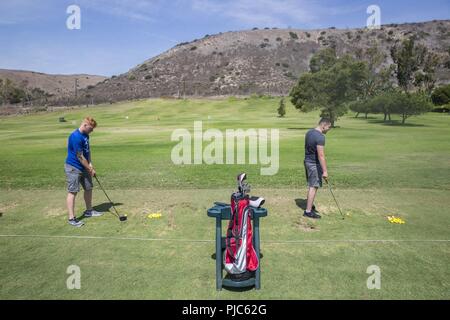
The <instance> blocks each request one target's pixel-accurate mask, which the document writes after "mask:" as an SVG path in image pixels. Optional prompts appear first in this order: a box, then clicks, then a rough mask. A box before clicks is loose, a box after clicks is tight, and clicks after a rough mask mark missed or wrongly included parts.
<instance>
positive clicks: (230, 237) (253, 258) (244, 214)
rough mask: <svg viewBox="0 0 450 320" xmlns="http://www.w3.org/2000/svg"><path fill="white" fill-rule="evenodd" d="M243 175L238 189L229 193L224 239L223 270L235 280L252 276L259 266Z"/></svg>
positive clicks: (246, 187) (250, 208)
mask: <svg viewBox="0 0 450 320" xmlns="http://www.w3.org/2000/svg"><path fill="white" fill-rule="evenodd" d="M245 177H246V176H245V174H240V175H239V176H238V185H239V190H238V192H235V193H233V194H232V195H231V220H230V222H229V224H228V229H227V236H226V239H225V244H226V247H225V252H224V265H225V270H226V271H227V272H228V274H229V278H230V279H232V280H235V281H243V280H247V279H249V278H251V277H253V275H254V271H255V270H256V269H258V266H259V258H258V256H257V254H256V251H255V249H254V247H253V233H252V219H251V218H252V207H251V205H250V202H251V199H250V198H249V196H248V195H247V192H248V191H249V190H250V188H249V186H248V185H247V184H245V183H244V182H243V181H244V180H245ZM259 199H262V198H259ZM262 203H264V199H262ZM262 203H261V202H259V203H258V204H262Z"/></svg>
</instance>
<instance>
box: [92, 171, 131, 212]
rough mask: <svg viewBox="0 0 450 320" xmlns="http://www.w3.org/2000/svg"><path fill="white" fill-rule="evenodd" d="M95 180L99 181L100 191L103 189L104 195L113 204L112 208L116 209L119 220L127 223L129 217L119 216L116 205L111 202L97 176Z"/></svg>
mask: <svg viewBox="0 0 450 320" xmlns="http://www.w3.org/2000/svg"><path fill="white" fill-rule="evenodd" d="M94 178H95V180H97V183H98V185H99V186H100V189H102V191H103V193H104V194H105V196H106V198H108V200H109V203H110V204H111V206H112V207H113V208H114V211H115V213H116V215H117V217H118V218H119V220H120V221H126V220H127V216H121V215H120V214H119V212H117V209H116V207H115V206H114V203H113V202H112V201H111V199H110V198H109V197H108V194H107V193H106V191H105V189H103V187H102V184H101V183H100V181H99V180H98V178H97V175H95V176H94Z"/></svg>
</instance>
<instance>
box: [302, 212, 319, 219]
mask: <svg viewBox="0 0 450 320" xmlns="http://www.w3.org/2000/svg"><path fill="white" fill-rule="evenodd" d="M303 216H304V217H308V218H312V219H320V218H322V217H321V216H319V215H318V214H317V213H315V212H314V211H311V212H306V211H303Z"/></svg>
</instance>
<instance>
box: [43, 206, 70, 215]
mask: <svg viewBox="0 0 450 320" xmlns="http://www.w3.org/2000/svg"><path fill="white" fill-rule="evenodd" d="M66 211H67V209H65V208H62V207H56V208H55V207H46V208H45V209H44V215H45V216H47V217H58V216H62V215H65V214H67V212H66Z"/></svg>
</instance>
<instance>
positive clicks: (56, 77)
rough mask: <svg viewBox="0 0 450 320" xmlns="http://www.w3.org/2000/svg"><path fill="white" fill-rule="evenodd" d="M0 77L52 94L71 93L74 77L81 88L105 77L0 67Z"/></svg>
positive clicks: (24, 86) (73, 86) (18, 84)
mask: <svg viewBox="0 0 450 320" xmlns="http://www.w3.org/2000/svg"><path fill="white" fill-rule="evenodd" d="M0 79H10V80H11V81H12V82H13V83H14V84H15V85H16V86H18V87H21V88H28V89H32V88H39V89H42V90H44V91H45V92H47V93H49V94H53V95H71V94H74V92H75V79H77V84H78V89H83V88H86V87H87V86H90V85H92V86H93V85H95V84H97V83H98V82H100V81H103V80H104V79H106V77H104V76H96V75H89V74H72V75H60V74H46V73H40V72H34V71H22V70H7V69H0Z"/></svg>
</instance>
